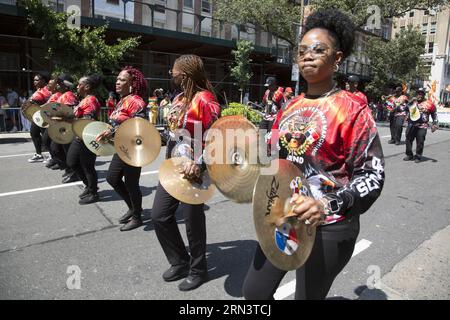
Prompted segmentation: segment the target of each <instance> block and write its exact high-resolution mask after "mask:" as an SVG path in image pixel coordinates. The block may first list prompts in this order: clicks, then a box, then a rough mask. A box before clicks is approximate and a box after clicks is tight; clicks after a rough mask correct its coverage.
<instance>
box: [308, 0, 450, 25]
mask: <svg viewBox="0 0 450 320" xmlns="http://www.w3.org/2000/svg"><path fill="white" fill-rule="evenodd" d="M311 3H312V6H313V8H314V9H315V10H316V9H320V8H337V9H340V10H342V11H344V12H346V13H348V14H350V16H351V17H352V19H353V21H354V22H355V24H356V25H357V26H360V27H362V26H364V25H365V24H366V22H367V19H368V18H369V17H370V16H371V14H372V13H370V12H369V13H368V12H367V11H368V10H367V9H368V8H369V6H372V5H376V6H378V7H379V8H380V11H381V12H380V13H381V18H382V19H390V18H398V17H401V16H403V15H404V14H405V13H406V12H408V11H410V10H414V9H416V10H428V9H432V8H434V9H436V11H439V10H442V9H443V8H445V7H446V6H448V4H449V0H312V1H311Z"/></svg>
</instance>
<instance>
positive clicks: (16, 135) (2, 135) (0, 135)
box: [0, 132, 31, 139]
mask: <svg viewBox="0 0 450 320" xmlns="http://www.w3.org/2000/svg"><path fill="white" fill-rule="evenodd" d="M17 138H30V139H31V137H30V133H29V132H15V133H9V132H0V139H17Z"/></svg>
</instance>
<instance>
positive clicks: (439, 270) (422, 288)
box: [360, 226, 450, 300]
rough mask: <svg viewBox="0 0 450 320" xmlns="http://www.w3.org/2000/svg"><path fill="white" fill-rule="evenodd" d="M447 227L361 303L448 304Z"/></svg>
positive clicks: (449, 238) (449, 230) (449, 239)
mask: <svg viewBox="0 0 450 320" xmlns="http://www.w3.org/2000/svg"><path fill="white" fill-rule="evenodd" d="M449 279H450V226H447V227H446V228H444V229H442V230H440V231H438V232H436V233H435V234H434V235H433V236H432V237H431V239H429V240H427V241H425V242H423V243H422V244H421V245H420V246H419V247H418V248H417V249H416V250H414V251H413V252H412V253H410V254H409V255H408V256H406V257H405V258H404V259H403V260H402V261H400V262H399V263H398V264H397V265H396V266H395V267H394V268H393V269H392V270H391V271H390V272H389V273H388V274H386V275H385V276H384V277H383V278H382V279H381V281H379V282H378V283H377V284H375V288H374V289H366V290H364V291H363V292H362V293H361V295H360V299H361V300H450V281H449Z"/></svg>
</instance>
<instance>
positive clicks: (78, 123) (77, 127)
mask: <svg viewBox="0 0 450 320" xmlns="http://www.w3.org/2000/svg"><path fill="white" fill-rule="evenodd" d="M94 121H95V120H92V119H74V121H73V123H72V130H73V133H74V134H75V135H76V136H77V137H78V138H80V139H83V130H84V128H85V127H86V126H87V125H88V124H89V123H91V122H94Z"/></svg>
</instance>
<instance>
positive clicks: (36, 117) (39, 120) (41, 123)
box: [33, 109, 49, 128]
mask: <svg viewBox="0 0 450 320" xmlns="http://www.w3.org/2000/svg"><path fill="white" fill-rule="evenodd" d="M41 111H42V110H40V109H39V110H37V111H36V112H35V113H33V122H34V123H35V124H36V125H37V126H38V127H41V128H48V126H49V124H48V122H47V121H45V120H44V118H43V117H42V112H41Z"/></svg>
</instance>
